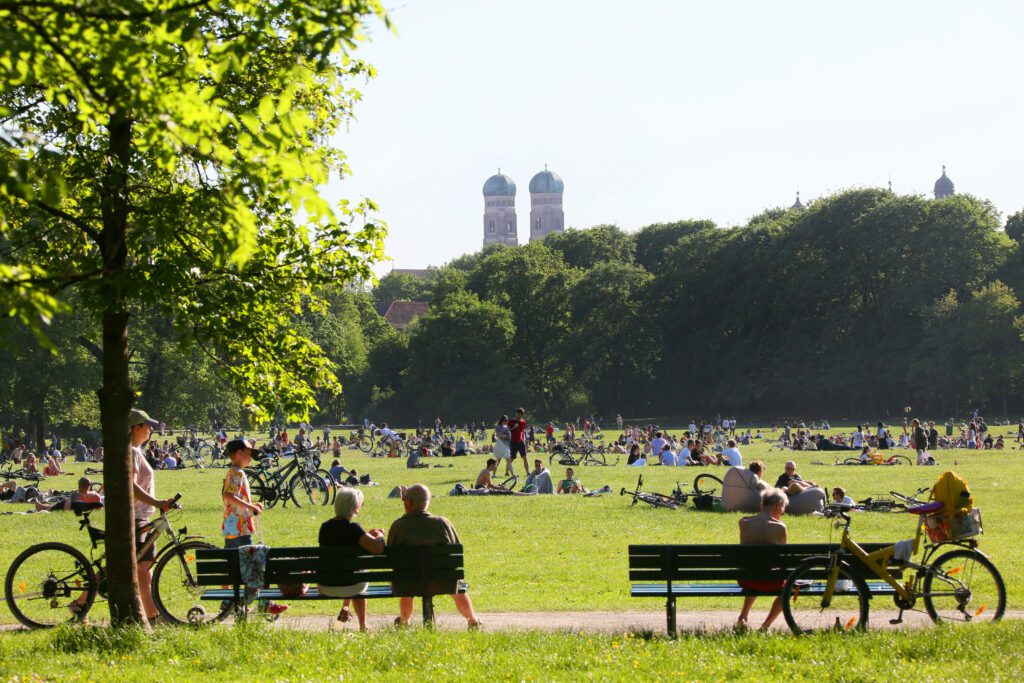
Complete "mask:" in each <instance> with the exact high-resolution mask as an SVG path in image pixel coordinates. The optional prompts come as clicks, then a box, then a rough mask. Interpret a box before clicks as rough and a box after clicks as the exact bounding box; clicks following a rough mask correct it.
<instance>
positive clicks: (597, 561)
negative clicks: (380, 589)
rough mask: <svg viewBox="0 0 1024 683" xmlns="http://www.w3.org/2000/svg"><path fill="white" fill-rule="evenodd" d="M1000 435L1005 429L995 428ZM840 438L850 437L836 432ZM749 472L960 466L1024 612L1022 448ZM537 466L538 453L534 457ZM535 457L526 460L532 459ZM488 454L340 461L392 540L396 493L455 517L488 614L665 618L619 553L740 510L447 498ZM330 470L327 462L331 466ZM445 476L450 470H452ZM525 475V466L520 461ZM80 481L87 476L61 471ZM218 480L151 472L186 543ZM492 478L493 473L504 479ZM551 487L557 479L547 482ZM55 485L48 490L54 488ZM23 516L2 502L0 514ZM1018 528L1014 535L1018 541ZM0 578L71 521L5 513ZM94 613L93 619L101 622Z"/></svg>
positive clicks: (311, 522) (325, 512) (657, 485)
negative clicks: (633, 587)
mask: <svg viewBox="0 0 1024 683" xmlns="http://www.w3.org/2000/svg"><path fill="white" fill-rule="evenodd" d="M998 429H999V432H1000V433H1006V434H1009V430H1010V428H1009V427H1006V428H1003V427H1000V428H998ZM844 431H845V430H844ZM742 450H743V454H744V458H745V460H746V461H749V460H752V459H761V460H764V461H765V462H766V463H767V475H766V478H767V479H768V480H769V481H774V479H775V477H776V476H778V475H779V474H780V473H781V472H782V464H783V462H784V461H785V460H787V459H790V458H791V459H793V460H796V461H797V463H798V465H799V471H800V472H801V474H803V476H804V477H805V478H807V479H811V480H814V481H816V482H818V483H820V484H822V485H824V486H826V487H831V486H836V485H839V486H843V487H845V488H846V489H847V491H848V493H849V495H851V496H853V497H854V498H855V499H861V498H864V497H866V496H869V495H872V494H876V493H887V492H888V491H890V490H893V489H895V490H898V491H903V492H913V491H914V490H915V489H917V488H918V487H921V486H930V485H931V484H932V483H933V482H934V481H935V479H936V478H937V477H938V475H939V474H940V473H941V472H942V471H944V470H945V469H947V468H949V469H955V470H956V471H958V472H960V473H961V474H962V475H963V476H964V477H966V478H967V480H968V481H969V482H970V484H971V488H972V491H973V493H974V498H975V502H976V505H978V506H979V507H981V509H982V511H983V516H984V517H983V519H984V523H985V535H984V536H983V537H982V538H981V549H982V550H983V551H984V552H986V553H988V554H989V556H990V557H991V558H992V559H993V561H994V562H995V563H996V565H997V566H998V567H999V569H1000V571H1001V572H1002V574H1003V577H1004V578H1005V580H1006V584H1007V588H1008V593H1009V596H1008V598H1009V604H1008V607H1009V608H1015V609H1020V608H1024V592H1022V591H1021V587H1022V585H1024V565H1022V564H1021V563H1019V562H1016V561H1014V558H1015V557H1016V556H1017V554H1018V552H1019V551H1017V550H1015V549H1014V548H1015V547H1016V543H1018V542H1019V540H1020V538H1021V536H1020V532H1019V521H1018V519H1019V515H1018V514H1017V507H1018V506H1017V505H1016V503H1017V501H1018V499H1019V496H1020V485H1019V482H1020V481H1022V480H1024V451H1019V450H1007V451H982V452H974V451H967V450H956V451H940V452H939V453H938V454H937V455H938V459H939V461H940V467H938V468H924V467H836V466H822V465H810V464H809V463H810V462H811V461H816V460H823V461H826V462H831V461H832V460H833V458H832V455H833V454H832V453H819V452H802V453H794V452H788V453H783V452H780V451H777V450H776V451H772V452H769V449H768V445H767V444H759V445H756V446H748V447H744V448H743V449H742ZM543 457H544V460H545V462H546V461H547V457H546V455H545V456H543ZM531 459H532V456H531ZM484 460H485V457H484V456H480V455H474V456H468V457H461V458H438V459H435V460H433V461H432V463H431V464H438V463H439V464H443V465H444V467H443V468H433V467H431V468H430V469H422V470H415V471H413V470H406V469H405V465H404V461H402V460H397V459H396V460H386V459H371V458H369V457H368V456H367V455H364V454H362V453H360V452H358V451H345V452H344V454H343V457H342V463H343V464H344V465H346V466H347V467H350V468H351V467H355V468H356V469H358V470H359V471H360V472H361V473H362V472H369V473H370V474H372V476H373V479H374V480H376V481H379V482H381V485H380V486H376V487H365V488H364V492H365V494H366V496H367V502H366V504H365V507H364V509H363V513H362V515H361V516H360V517H359V521H360V522H362V524H363V525H364V526H366V527H367V528H370V527H381V528H383V529H387V528H388V526H389V525H390V523H391V521H392V520H394V519H395V518H396V517H398V516H399V515H400V514H401V504H400V501H397V500H389V499H387V494H388V492H389V491H390V490H391V488H392V487H393V486H395V485H397V484H411V483H414V482H423V483H425V484H427V485H428V486H429V487H430V488H431V490H432V491H433V492H434V494H435V498H434V501H433V503H432V505H431V511H432V512H434V513H436V514H440V515H444V516H446V517H448V518H449V519H451V520H452V522H453V523H454V525H455V527H456V529H458V531H459V534H460V535H461V537H462V540H463V542H464V544H465V545H466V558H467V561H466V575H467V579H468V580H469V582H470V594H471V596H472V598H473V601H474V604H475V605H476V607H477V609H478V610H479V611H482V612H487V611H555V610H586V609H601V610H621V609H632V610H636V609H650V610H652V611H656V610H661V609H663V606H662V603H661V601H660V600H656V599H652V600H641V599H634V598H630V597H629V582H628V580H627V573H626V566H627V552H626V546H627V545H628V544H630V543H639V542H650V543H702V542H730V541H737V540H738V530H737V521H738V519H739V517H740V516H741V515H740V514H738V513H711V512H697V511H695V510H694V509H693V508H692V507H687V508H686V509H680V510H678V511H671V510H663V509H654V508H650V507H646V506H639V505H638V506H637V507H631V506H630V504H629V503H630V499H629V498H627V497H621V496H619V495H618V490H619V489H620V487H623V486H625V487H632V486H634V485H635V484H636V480H637V475H638V474H639V473H640V472H641V471H642V472H643V475H644V480H645V483H644V488H645V489H646V490H654V491H660V492H663V493H668V492H670V491H671V489H672V488H673V486H674V485H675V482H676V480H677V479H678V480H679V481H681V482H683V483H684V486H688V484H689V483H690V482H692V480H693V478H694V476H695V475H696V474H699V473H701V472H705V471H715V472H717V473H719V474H721V473H723V472H724V468H714V469H712V468H694V467H689V468H664V467H647V468H643V469H642V470H641V469H639V468H627V467H625V466H624V465H622V464H620V465H619V466H617V467H607V468H603V467H597V468H593V467H588V468H583V467H580V468H577V470H578V475H579V477H580V478H581V480H582V483H583V485H584V486H586V487H587V488H590V489H596V488H599V487H601V486H602V485H605V484H608V485H610V486H611V487H612V488H613V489H614V490H615V492H616V493H614V494H612V495H605V496H602V497H598V498H583V497H580V496H533V497H505V496H496V497H470V496H463V497H449V496H448V495H447V492H448V491H449V490H451V488H452V487H453V486H454V484H455V483H457V482H463V483H465V484H467V485H471V484H472V483H473V481H474V479H475V477H476V475H477V473H478V472H479V471H480V469H481V468H482V467H483V462H484ZM328 464H329V463H328ZM448 465H452V467H448ZM517 467H518V468H519V472H520V473H521V472H522V464H521V462H519V463H517ZM70 469H72V470H73V471H75V472H80V471H81V470H82V469H84V467H83V466H82V465H77V466H76V465H72V466H70ZM222 473H223V470H218V469H206V470H197V469H192V468H190V469H187V470H183V471H173V472H158V473H157V493H158V495H160V496H169V495H172V494H174V493H176V492H181V493H182V494H183V499H182V502H183V504H184V507H185V510H184V512H183V513H181V515H180V518H179V519H178V521H177V523H176V525H175V526H176V527H180V526H182V525H187V526H188V528H189V531H190V532H191V533H200V534H203V535H205V536H206V537H207V538H208V539H210V540H211V541H212V542H214V543H217V544H218V545H219V544H220V519H221V503H220V484H221V477H222ZM499 474H500V472H499ZM552 474H553V475H554V478H555V479H556V480H557V479H558V478H559V477H561V476H562V475H563V474H564V468H563V467H559V466H556V467H555V469H554V471H553V472H552ZM60 479H61V481H60V483H59V484H53V485H55V486H56V487H57V488H62V489H71V488H73V487H74V482H75V480H76V477H72V476H67V477H61V478H60ZM52 482H54V479H52V478H51V479H50V480H49V482H47V484H48V485H50V484H51V483H52ZM17 509H25V508H24V507H23V506H15V505H6V504H5V505H3V506H2V507H0V510H4V511H7V510H17ZM330 514H331V512H330V508H329V507H324V508H318V509H309V508H308V507H307V508H302V509H295V508H294V507H293V506H291V505H289V506H288V507H287V508H281V507H280V506H278V507H277V508H275V509H272V510H269V511H268V512H267V513H266V515H265V516H264V518H263V526H264V540H265V541H266V542H267V543H268V544H270V545H279V546H280V545H314V544H315V543H316V538H317V529H318V527H319V525H320V523H321V522H322V521H323V520H324V519H326V518H327V517H328V516H329V515H330ZM785 521H786V522H787V524H788V525H789V537H790V542H793V543H797V542H825V541H829V540H830V539H832V540H838V537H837V535H836V534H837V532H835V531H834V530H833V528H832V526H831V524H830V523H829V522H828V521H827V520H823V519H820V518H813V517H793V518H788V517H787V518H785ZM1014 529H1018V531H1014ZM912 531H913V518H911V517H910V516H907V515H902V514H880V513H862V514H859V515H858V516H857V517H856V518H855V524H854V526H853V534H854V537H855V538H856V539H857V540H860V541H888V542H894V541H897V540H900V539H902V538H907V537H909V536H910V535H911V534H912ZM0 537H2V538H3V543H2V544H0V569H2V570H3V571H4V572H6V568H7V567H8V566H9V565H10V563H11V562H12V560H13V559H14V557H15V556H16V555H17V554H18V553H20V552H21V551H22V550H24V549H25V548H26V547H28V546H29V545H31V544H32V543H35V542H39V541H43V540H61V541H66V542H69V543H71V544H73V545H75V546H77V547H79V548H82V549H83V550H84V549H86V547H87V545H88V543H87V539H86V538H85V534H84V533H82V532H79V530H78V524H77V518H75V517H74V516H73V515H71V514H68V513H51V514H40V515H4V516H0ZM389 603H390V601H380V600H375V601H373V602H372V603H371V604H370V609H371V611H374V612H377V613H379V612H384V611H388V612H392V611H394V610H395V609H396V606H395V605H393V604H389ZM688 606H692V607H694V608H697V607H700V608H723V609H729V610H733V609H736V610H738V609H739V603H738V601H737V600H734V599H723V598H719V599H707V600H691V601H684V603H682V604H681V606H680V609H686V608H687V607H688ZM438 607H439V609H441V610H451V609H453V607H452V605H451V601H448V600H440V601H438ZM105 609H106V606H105V604H103V603H99V604H97V606H96V607H94V611H95V615H96V616H103V615H105ZM332 609H334V606H333V605H332V606H327V605H323V604H317V603H296V604H295V605H293V610H294V611H293V612H292V614H296V613H297V614H303V613H310V612H324V611H328V612H329V611H331V610H332ZM0 621H2V622H6V623H10V622H13V617H12V615H11V614H10V613H9V612H8V611H7V609H6V606H3V607H0Z"/></svg>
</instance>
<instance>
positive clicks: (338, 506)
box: [319, 486, 384, 631]
mask: <svg viewBox="0 0 1024 683" xmlns="http://www.w3.org/2000/svg"><path fill="white" fill-rule="evenodd" d="M362 507H363V492H362V491H360V490H359V489H355V488H349V487H347V486H342V487H340V488H339V489H338V494H337V497H336V498H335V499H334V518H333V519H329V520H327V521H326V522H324V523H323V525H321V527H320V546H321V547H323V546H332V547H341V548H352V547H359V548H362V549H363V550H365V551H367V552H370V553H373V554H374V555H380V554H381V553H382V552H384V530H383V529H370V530H369V531H366V530H365V529H363V527H362V525H361V524H359V522H353V521H352V518H353V517H355V516H356V515H358V514H359V511H360V510H361V509H362ZM366 586H367V583H366V582H365V581H364V582H362V583H356V584H352V585H349V586H325V585H324V584H320V586H319V589H320V594H321V595H329V596H331V597H336V598H346V600H345V601H344V602H343V603H342V604H341V611H340V612H339V613H338V621H348V620H349V619H351V618H352V614H351V613H350V612H349V605H351V606H352V607H353V609H355V612H356V618H357V619H358V620H359V630H360V631H365V630H366V599H365V598H360V597H356V596H358V595H359V594H360V593H362V592H363V591H365V590H366Z"/></svg>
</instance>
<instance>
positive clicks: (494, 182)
mask: <svg viewBox="0 0 1024 683" xmlns="http://www.w3.org/2000/svg"><path fill="white" fill-rule="evenodd" d="M484 196H485V197H515V196H516V184H515V183H514V182H512V179H511V178H509V177H508V176H507V175H504V174H502V173H498V174H497V175H492V176H491V177H490V178H488V179H487V182H485V183H484Z"/></svg>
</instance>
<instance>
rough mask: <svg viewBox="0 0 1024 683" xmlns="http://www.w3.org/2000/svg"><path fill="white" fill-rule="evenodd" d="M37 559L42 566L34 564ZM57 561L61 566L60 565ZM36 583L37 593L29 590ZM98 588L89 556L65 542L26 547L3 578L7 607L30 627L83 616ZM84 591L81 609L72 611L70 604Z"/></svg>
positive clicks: (39, 626) (78, 618)
mask: <svg viewBox="0 0 1024 683" xmlns="http://www.w3.org/2000/svg"><path fill="white" fill-rule="evenodd" d="M44 553H45V554H46V555H47V557H45V558H44V557H42V556H43V555H44ZM33 558H35V559H36V562H33ZM37 563H38V565H39V566H32V565H35V564H37ZM54 563H56V564H57V565H61V566H62V568H61V569H58V568H57V567H56V566H55V564H54ZM26 565H30V566H26ZM23 567H25V569H22V568H23ZM82 584H84V586H83V585H82ZM33 587H35V588H37V591H38V594H37V591H32V592H29V590H28V589H29V588H33ZM97 592H98V584H97V582H96V571H95V569H93V566H92V564H91V563H90V561H89V559H88V558H87V557H86V556H85V555H84V554H83V553H82V551H80V550H79V549H78V548H75V547H74V546H70V545H68V544H66V543H57V542H51V543H38V544H36V545H33V546H30V547H28V548H26V549H25V550H24V551H23V552H22V553H21V554H20V555H18V556H17V557H16V558H14V562H12V563H11V567H10V569H8V570H7V576H6V577H5V579H4V599H5V600H6V601H7V607H8V609H10V610H11V613H12V614H14V617H15V618H16V619H17V620H18V621H19V622H21V623H22V624H24V625H25V626H27V627H29V628H53V627H54V626H59V625H60V624H65V623H67V622H69V621H78V620H82V619H84V618H85V616H86V615H87V614H88V613H89V610H90V609H91V608H92V605H93V603H94V602H95V601H96V594H97ZM81 593H85V600H84V602H82V603H81V604H82V607H81V609H80V611H79V613H78V614H72V613H71V612H69V611H68V608H69V606H70V605H71V603H73V602H77V598H78V596H79V594H81ZM72 595H74V596H75V599H74V600H72V599H71V598H72Z"/></svg>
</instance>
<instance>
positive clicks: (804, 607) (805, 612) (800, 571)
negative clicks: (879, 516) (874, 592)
mask: <svg viewBox="0 0 1024 683" xmlns="http://www.w3.org/2000/svg"><path fill="white" fill-rule="evenodd" d="M834 561H835V560H834V558H831V557H810V558H808V559H806V560H804V561H803V562H801V563H800V564H798V565H797V566H796V568H795V569H794V570H793V571H792V573H790V575H789V577H788V578H787V579H786V583H785V585H784V586H783V587H782V614H783V616H784V617H785V618H786V623H787V624H788V625H789V628H790V630H792V631H793V633H795V634H797V635H802V634H805V633H814V632H815V631H834V632H838V633H852V632H855V631H859V632H863V631H866V630H867V628H868V610H869V609H870V598H871V592H870V590H869V589H868V586H867V584H866V583H865V582H864V579H863V578H861V577H860V576H859V575H858V574H855V573H853V570H852V569H850V565H848V564H847V563H846V562H843V561H841V560H840V562H839V575H838V578H837V580H836V584H837V586H838V585H840V583H839V582H840V581H844V582H845V583H844V584H843V589H842V590H839V589H838V588H837V589H836V591H835V593H834V594H833V595H832V601H831V603H829V605H828V606H825V605H823V604H822V601H823V598H824V596H823V595H809V596H806V597H805V598H804V599H803V600H801V599H800V593H801V592H802V591H803V590H805V589H806V587H807V586H808V585H816V586H818V587H820V586H822V584H823V583H824V581H825V580H826V579H827V577H828V576H829V572H830V570H831V568H832V563H833V562H834Z"/></svg>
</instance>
